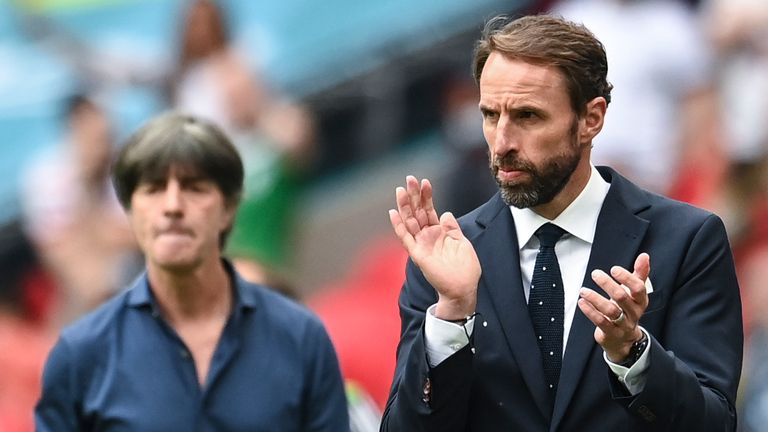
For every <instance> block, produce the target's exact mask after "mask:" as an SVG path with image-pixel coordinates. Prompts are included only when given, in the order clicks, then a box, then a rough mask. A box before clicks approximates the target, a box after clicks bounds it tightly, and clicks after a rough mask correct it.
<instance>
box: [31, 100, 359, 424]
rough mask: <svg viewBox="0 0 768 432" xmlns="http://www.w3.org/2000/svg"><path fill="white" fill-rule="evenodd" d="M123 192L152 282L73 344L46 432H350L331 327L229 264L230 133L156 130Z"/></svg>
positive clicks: (158, 122)
mask: <svg viewBox="0 0 768 432" xmlns="http://www.w3.org/2000/svg"><path fill="white" fill-rule="evenodd" d="M113 179H114V183H115V188H116V190H117V195H118V198H119V199H120V202H121V204H122V205H123V207H124V208H125V209H126V212H127V214H128V218H129V221H130V225H131V228H132V230H133V233H134V235H135V236H136V239H137V241H138V244H139V246H140V248H141V250H142V251H143V252H144V255H145V260H146V273H145V274H144V275H143V276H142V277H141V278H139V279H138V280H137V282H136V283H135V284H134V285H133V286H132V287H131V288H130V289H129V290H127V291H126V292H125V293H124V294H122V295H119V296H117V297H116V298H114V299H113V300H111V301H110V302H108V303H107V304H105V305H103V306H102V307H101V308H99V309H98V310H96V311H94V312H93V313H91V314H89V315H87V316H86V317H84V318H83V319H81V320H80V321H78V322H77V323H75V324H73V325H72V326H70V327H68V328H65V329H64V330H63V331H62V333H61V336H60V338H59V341H58V342H57V344H56V346H55V347H54V349H53V350H52V352H51V354H50V356H49V358H48V361H47V363H46V368H45V373H44V377H43V381H44V382H43V395H42V397H41V399H40V402H39V403H38V405H37V409H36V425H37V430H38V431H56V432H61V431H86V430H88V431H109V430H125V429H127V430H137V431H139V430H141V431H152V430H157V431H167V430H204V431H220V430H280V431H327V432H338V431H346V430H348V429H349V420H348V415H347V406H346V403H345V395H344V388H343V385H342V380H341V375H340V372H339V366H338V362H337V360H336V354H335V352H334V349H333V347H332V345H331V342H330V340H329V338H328V336H327V334H326V332H325V329H324V328H323V326H322V324H321V323H320V322H319V320H318V319H317V318H315V317H314V316H312V315H311V314H310V313H309V312H307V311H306V310H305V309H304V308H302V307H300V306H298V305H296V304H294V303H293V302H291V301H290V300H287V299H286V298H284V297H282V296H280V295H279V294H276V293H274V292H272V291H271V290H269V289H266V288H265V287H263V286H260V285H254V284H251V283H249V282H246V281H245V280H243V279H242V278H240V276H238V274H237V273H236V272H235V270H234V269H233V267H232V265H231V264H230V263H229V262H228V261H226V260H223V259H222V256H221V250H222V248H223V246H224V244H225V242H226V237H227V234H228V233H229V231H230V229H231V227H232V223H233V220H234V216H235V212H236V210H237V206H238V202H239V199H240V195H241V192H242V185H243V165H242V161H241V159H240V156H239V154H238V153H237V150H236V149H235V147H234V146H233V145H232V144H231V143H230V141H229V139H228V138H227V137H226V136H225V135H224V134H223V132H221V131H220V130H219V129H218V128H217V127H216V126H214V125H213V124H211V123H209V122H207V121H204V120H200V119H197V118H195V117H190V116H185V115H179V114H166V115H163V116H160V117H157V118H156V119H154V120H152V121H150V122H149V123H148V124H147V125H146V126H144V127H143V128H142V129H141V130H139V131H138V132H137V133H136V134H135V135H133V136H132V137H131V138H130V139H129V141H128V143H127V144H126V145H125V146H124V147H123V148H122V150H121V152H120V155H119V157H118V159H117V161H116V163H115V165H114V172H113Z"/></svg>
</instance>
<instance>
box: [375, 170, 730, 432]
mask: <svg viewBox="0 0 768 432" xmlns="http://www.w3.org/2000/svg"><path fill="white" fill-rule="evenodd" d="M598 171H599V172H600V174H601V175H602V176H603V177H604V178H605V180H606V181H608V182H610V183H611V187H610V190H609V191H608V195H607V196H606V199H605V202H604V203H603V207H602V209H601V211H600V215H599V218H598V221H597V231H596V233H595V238H594V242H593V245H592V252H591V255H590V258H589V264H588V267H587V272H586V275H585V276H584V282H583V284H584V286H586V287H589V288H592V289H595V290H596V291H597V292H600V293H602V292H603V291H602V290H601V289H600V288H599V287H597V285H596V284H595V283H594V282H593V281H592V279H591V277H590V276H589V275H590V273H591V271H592V270H594V269H602V270H605V271H608V270H609V269H610V267H611V266H613V265H620V266H622V267H625V268H630V269H631V268H632V266H633V264H634V260H635V258H636V257H637V255H638V254H640V253H641V252H648V253H649V254H650V257H651V273H650V279H651V282H652V284H653V288H654V292H653V293H651V294H650V296H649V305H648V308H647V310H646V312H645V314H644V315H643V317H642V318H641V320H640V324H641V325H642V326H643V327H644V328H645V329H646V330H648V332H649V333H650V335H651V348H650V349H651V351H650V367H649V369H648V371H647V383H646V385H645V388H644V390H643V391H642V392H641V393H639V394H638V395H635V396H631V395H630V394H629V393H628V392H627V391H626V389H625V388H624V387H623V386H622V385H621V384H620V383H619V382H618V380H617V379H616V377H615V375H614V374H613V373H612V372H611V371H610V369H609V368H608V365H607V364H606V362H605V360H604V359H603V350H602V348H601V347H600V346H599V345H597V343H596V342H595V341H594V330H595V327H594V325H593V324H592V323H591V322H590V321H589V320H588V319H587V318H586V316H584V315H583V314H582V313H581V311H580V310H579V309H578V308H577V309H576V314H575V316H574V318H573V323H572V327H571V332H570V335H569V339H568V344H567V347H566V351H565V354H564V358H563V367H562V372H561V375H560V382H559V385H558V391H557V395H556V398H555V401H554V409H553V410H552V411H551V412H550V410H549V409H548V408H547V407H548V406H551V405H550V404H549V403H548V400H547V398H548V391H547V388H546V386H545V382H544V371H543V368H542V362H541V356H540V354H539V350H538V348H537V345H536V341H535V339H534V332H533V327H532V325H531V322H530V318H529V315H528V312H527V304H526V301H525V296H524V293H523V287H522V282H521V275H520V265H519V251H518V242H517V236H516V231H515V226H514V220H513V218H512V215H511V212H510V211H509V208H508V207H507V205H506V204H504V202H503V201H502V199H501V198H500V196H499V194H496V196H494V197H493V198H492V199H491V200H490V201H489V202H487V203H486V204H484V205H482V206H480V207H479V208H477V209H476V210H474V211H473V212H471V213H469V214H468V215H466V216H464V217H462V218H461V219H460V220H459V222H460V224H461V227H462V230H463V232H464V234H465V235H466V236H467V238H468V239H469V240H470V241H471V242H472V244H473V245H474V247H475V250H476V251H477V254H478V257H479V259H480V263H481V266H482V276H481V278H480V283H479V287H478V294H477V295H478V298H477V312H478V313H479V314H480V315H479V316H478V317H477V318H476V323H475V327H474V333H473V335H472V339H473V341H472V345H473V346H474V347H475V353H474V354H473V353H472V351H471V349H470V346H467V347H465V348H464V349H462V350H460V351H458V352H457V353H455V354H454V355H452V356H451V357H449V358H448V359H446V360H445V361H443V362H442V363H440V364H439V365H438V366H437V367H435V368H430V367H429V365H428V363H427V359H426V353H425V349H424V336H423V334H424V331H423V325H424V317H425V311H426V309H427V308H428V307H429V306H430V305H432V304H434V303H435V302H436V301H437V296H436V294H435V291H434V289H433V288H432V287H431V286H430V285H429V283H428V282H427V281H426V280H425V279H424V277H423V275H422V274H421V272H420V270H419V269H418V268H417V267H416V266H415V265H414V264H413V262H409V263H408V266H407V269H406V282H405V284H404V286H403V289H402V292H401V295H400V314H401V318H402V334H401V340H400V344H399V346H398V352H397V369H396V371H395V377H394V382H393V385H392V392H391V395H390V398H389V401H388V403H387V407H386V410H385V413H384V418H383V421H382V426H381V430H382V431H390V432H394V431H408V432H416V431H440V432H451V431H474V432H478V431H494V432H498V431H579V432H581V431H613V430H617V431H618V430H621V431H732V430H735V427H736V417H735V416H736V414H735V409H734V400H735V398H736V390H737V385H738V381H739V376H740V373H741V362H742V346H743V331H742V320H741V301H740V297H739V287H738V284H737V281H736V276H735V271H734V265H733V259H732V256H731V252H730V248H729V245H728V239H727V237H726V233H725V229H724V226H723V223H722V221H721V220H720V219H719V218H718V217H717V216H715V215H713V214H711V213H708V212H706V211H703V210H700V209H697V208H695V207H692V206H689V205H687V204H683V203H680V202H676V201H673V200H670V199H667V198H664V197H661V196H658V195H655V194H652V193H650V192H647V191H644V190H641V189H640V188H638V187H637V186H635V185H633V184H632V183H630V182H629V181H628V180H626V179H625V178H623V177H621V176H620V175H619V174H617V173H616V172H615V171H613V170H611V169H609V168H604V167H599V168H598Z"/></svg>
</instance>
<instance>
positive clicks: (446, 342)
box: [424, 304, 475, 367]
mask: <svg viewBox="0 0 768 432" xmlns="http://www.w3.org/2000/svg"><path fill="white" fill-rule="evenodd" d="M435 306H437V305H436V304H434V305H432V306H430V307H429V309H427V318H426V321H425V322H424V345H425V347H426V350H427V361H428V362H429V366H430V367H435V366H437V365H439V364H440V363H442V362H443V360H445V359H447V358H448V357H450V356H452V355H453V354H454V353H455V352H456V351H458V350H460V349H462V348H464V347H465V346H467V344H469V336H472V330H474V328H475V317H472V318H470V319H469V320H467V322H466V323H465V324H464V325H463V326H462V325H460V324H456V323H452V322H450V321H444V320H441V319H440V318H437V317H436V316H435Z"/></svg>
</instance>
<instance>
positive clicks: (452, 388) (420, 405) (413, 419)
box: [381, 260, 472, 432]
mask: <svg viewBox="0 0 768 432" xmlns="http://www.w3.org/2000/svg"><path fill="white" fill-rule="evenodd" d="M436 301H437V296H436V293H435V290H434V288H432V286H431V285H429V283H428V282H427V281H426V280H425V279H424V277H423V275H422V274H421V271H420V270H419V269H418V267H416V265H415V264H413V262H412V261H410V260H409V261H408V265H407V267H406V281H405V284H404V285H403V289H402V291H401V293H400V301H399V306H400V318H401V321H402V326H401V333H400V343H399V345H398V348H397V367H396V369H395V377H394V380H393V383H392V389H391V391H390V395H389V400H388V401H387V406H386V408H385V411H384V415H383V418H382V423H381V431H382V432H399V431H413V432H418V431H441V432H452V431H464V430H465V429H466V425H467V413H468V410H469V396H470V390H471V384H472V352H471V348H470V345H471V343H470V345H468V346H465V347H464V348H463V349H461V350H459V351H457V352H456V353H455V354H453V355H452V356H450V357H448V358H447V359H446V360H444V361H443V362H441V363H440V364H439V365H438V366H437V367H434V368H430V367H429V364H428V362H427V355H426V351H425V345H424V319H425V316H426V315H425V314H426V310H427V308H429V306H431V305H432V304H434V303H435V302H436Z"/></svg>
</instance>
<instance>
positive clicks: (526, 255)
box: [424, 166, 650, 394]
mask: <svg viewBox="0 0 768 432" xmlns="http://www.w3.org/2000/svg"><path fill="white" fill-rule="evenodd" d="M610 186H611V185H610V183H607V182H606V181H605V180H603V178H602V177H601V176H600V174H599V173H598V172H597V170H596V169H595V167H594V166H593V167H592V171H591V174H590V177H589V181H588V182H587V185H586V186H585V187H584V190H582V191H581V193H580V194H579V196H577V197H576V199H575V200H573V202H572V203H571V204H570V205H569V206H568V207H567V208H566V209H565V210H563V211H562V213H560V214H559V215H558V216H557V217H556V218H555V219H553V220H551V221H550V220H548V219H546V218H544V217H542V216H540V215H539V214H537V213H536V212H534V211H533V210H531V209H529V208H525V209H519V208H517V207H510V211H511V212H512V216H513V217H514V219H515V230H516V231H517V239H518V247H519V249H520V273H521V276H522V281H521V282H522V284H523V289H524V291H525V298H526V300H527V299H528V296H529V293H530V286H531V278H532V277H533V267H534V265H535V263H536V255H537V254H538V250H539V239H538V238H537V237H536V236H535V235H534V233H535V232H536V230H538V229H539V227H541V226H542V225H544V224H545V223H547V222H551V223H553V224H555V225H557V226H559V227H560V228H562V229H564V230H565V231H567V233H566V234H564V235H563V237H562V238H561V239H560V241H558V242H557V244H556V245H555V253H556V254H557V260H558V263H559V265H560V273H561V275H562V277H563V289H564V297H565V304H564V322H563V353H561V354H564V353H565V349H566V343H567V342H568V335H569V333H570V331H571V323H572V322H573V316H574V314H575V313H576V305H577V302H578V300H579V289H580V288H581V287H582V282H583V280H584V276H585V274H586V272H587V264H588V262H589V255H590V252H591V251H592V241H593V240H594V238H595V230H596V228H597V218H598V216H599V214H600V209H601V208H602V206H603V201H604V200H605V197H606V195H607V194H608V189H610ZM474 321H475V320H474V318H472V319H470V320H469V321H468V322H467V323H466V324H465V326H464V327H462V326H461V325H458V324H455V323H451V322H448V321H443V320H440V319H438V318H437V317H435V315H434V305H433V306H431V307H430V308H429V309H428V310H427V317H426V322H425V327H424V333H425V344H426V350H427V357H428V359H429V364H430V365H431V366H432V367H435V366H437V365H438V364H440V363H441V362H442V361H443V360H445V359H446V358H448V357H449V356H450V355H452V354H453V353H455V352H456V351H458V350H460V349H462V348H463V347H465V346H466V345H467V344H468V343H469V339H468V336H470V335H471V334H472V332H473V330H474V325H475V322H474ZM465 327H466V329H465ZM643 332H645V329H643ZM646 334H647V332H646ZM648 347H650V344H648ZM605 360H606V362H607V363H608V365H609V366H610V368H611V370H612V371H613V372H614V373H615V374H616V376H617V377H618V378H619V381H620V382H622V383H623V384H624V385H625V386H626V387H627V389H628V390H629V391H630V393H632V394H637V393H639V392H640V391H641V390H642V389H643V387H644V386H645V378H644V372H645V371H646V370H647V367H648V348H646V351H645V352H644V353H643V355H642V356H641V357H640V359H639V360H638V361H637V362H636V363H635V364H634V365H633V366H632V367H631V368H625V367H622V366H619V365H617V364H615V363H612V362H610V361H609V360H608V358H607V357H605Z"/></svg>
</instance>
